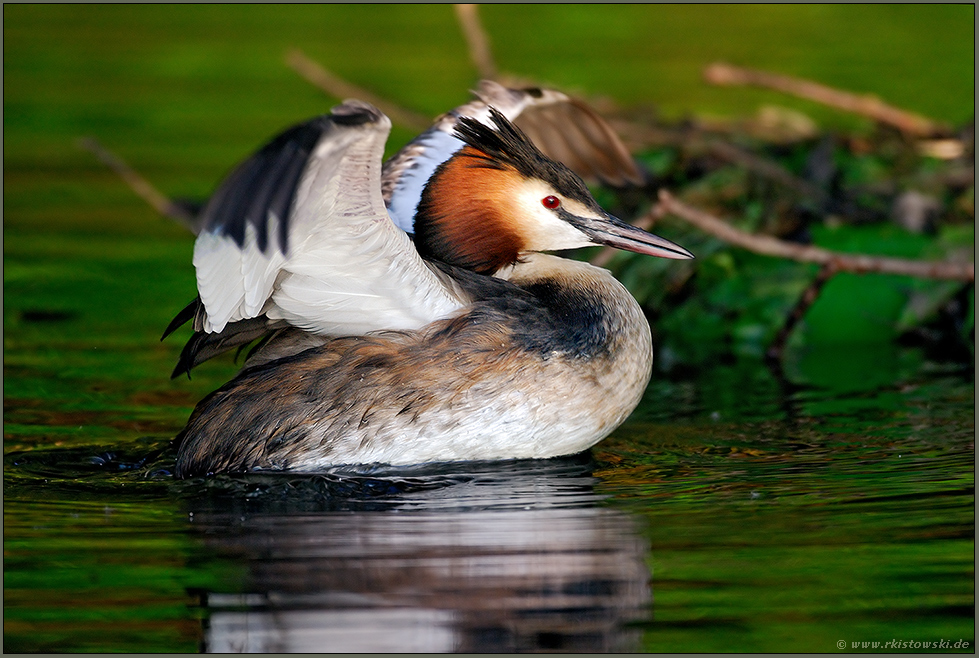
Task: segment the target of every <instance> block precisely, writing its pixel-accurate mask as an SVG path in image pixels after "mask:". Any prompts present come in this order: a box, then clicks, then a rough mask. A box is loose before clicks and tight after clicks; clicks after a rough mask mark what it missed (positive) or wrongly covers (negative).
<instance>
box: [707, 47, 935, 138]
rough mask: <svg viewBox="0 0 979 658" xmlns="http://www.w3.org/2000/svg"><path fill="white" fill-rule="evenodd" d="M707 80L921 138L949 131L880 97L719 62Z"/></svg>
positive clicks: (708, 68)
mask: <svg viewBox="0 0 979 658" xmlns="http://www.w3.org/2000/svg"><path fill="white" fill-rule="evenodd" d="M704 79H705V80H707V82H710V83H711V84H715V85H751V86H755V87H766V88H768V89H775V90H777V91H781V92H784V93H786V94H791V95H793V96H799V97H801V98H808V99H809V100H813V101H816V102H817V103H823V104H824V105H829V106H831V107H835V108H838V109H841V110H846V111H847V112H854V113H856V114H862V115H863V116H867V117H870V118H872V119H874V120H876V121H880V122H881V123H886V124H890V125H892V126H894V127H896V128H898V129H899V130H901V131H902V132H904V133H907V134H909V135H914V136H917V137H928V136H932V135H935V134H940V133H942V132H944V131H945V130H946V128H945V127H944V126H942V125H941V124H939V123H937V122H935V121H932V120H931V119H928V118H926V117H923V116H921V115H919V114H914V113H912V112H908V111H906V110H901V109H898V108H896V107H892V106H890V105H888V104H887V103H885V102H883V101H882V100H880V99H879V98H877V97H876V96H870V95H863V96H860V95H857V94H852V93H850V92H847V91H840V90H838V89H833V88H831V87H827V86H825V85H821V84H819V83H816V82H812V81H810V80H802V79H800V78H792V77H789V76H787V75H778V74H776V73H769V72H767V71H757V70H753V69H745V68H740V67H737V66H732V65H730V64H725V63H722V62H717V63H714V64H711V65H710V66H708V67H707V68H706V69H704Z"/></svg>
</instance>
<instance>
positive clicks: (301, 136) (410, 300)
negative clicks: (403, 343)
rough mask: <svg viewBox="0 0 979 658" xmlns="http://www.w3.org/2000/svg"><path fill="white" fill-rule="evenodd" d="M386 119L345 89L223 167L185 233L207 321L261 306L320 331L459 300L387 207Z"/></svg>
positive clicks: (391, 321)
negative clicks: (224, 174)
mask: <svg viewBox="0 0 979 658" xmlns="http://www.w3.org/2000/svg"><path fill="white" fill-rule="evenodd" d="M390 129H391V123H390V121H389V120H388V118H387V117H386V116H384V115H383V114H382V113H381V112H380V111H379V110H377V109H376V108H374V107H373V106H371V105H369V104H367V103H363V102H360V101H346V102H345V103H343V104H342V105H340V106H338V107H336V108H334V109H333V111H332V113H331V114H329V115H324V116H321V117H317V118H315V119H312V120H310V121H308V122H306V123H304V124H301V125H299V126H295V127H294V128H291V129H289V130H287V131H286V132H284V133H282V134H281V135H279V136H278V137H276V138H275V139H273V140H272V141H271V142H269V143H268V144H267V145H266V146H265V147H264V148H262V149H261V150H260V151H259V152H258V153H256V154H255V155H254V156H252V157H251V158H250V159H248V160H246V161H245V162H244V163H242V164H241V165H239V166H238V168H236V169H235V170H234V171H233V172H232V173H231V175H230V176H229V177H228V178H227V179H226V180H225V181H224V182H223V183H222V184H221V186H220V187H219V188H218V190H217V191H216V192H215V194H214V195H213V196H212V198H211V199H210V200H209V201H208V203H207V205H206V206H205V208H204V210H203V217H202V230H201V233H200V235H199V236H198V238H197V242H196V243H195V245H194V267H195V268H196V271H197V288H198V292H199V294H200V303H201V305H202V306H203V309H204V317H203V318H202V323H201V329H202V330H203V332H204V333H208V334H216V333H220V332H222V331H224V330H225V327H226V326H227V325H228V324H229V323H236V322H241V321H243V320H249V319H251V318H257V317H259V316H265V317H266V318H268V319H269V320H270V321H276V320H280V321H285V322H287V323H288V324H290V325H293V326H295V327H298V328H300V329H303V330H305V331H308V332H312V333H314V334H318V335H324V336H337V335H360V334H364V333H367V332H371V331H377V330H385V329H387V330H410V329H417V328H420V327H422V326H424V325H426V324H428V323H430V322H432V321H433V320H436V319H439V318H443V317H447V316H449V315H451V314H453V313H454V312H455V311H457V310H458V309H459V308H461V307H462V306H464V305H465V304H466V303H467V301H468V300H467V299H465V295H464V293H461V292H460V291H459V290H458V289H456V288H455V287H453V286H452V284H451V283H450V282H449V281H448V280H447V279H445V278H444V277H442V276H440V275H438V274H436V272H435V271H434V270H433V269H432V268H430V267H429V266H428V265H427V264H426V263H425V262H424V261H423V260H422V259H421V257H420V256H419V255H418V252H417V251H416V250H415V248H414V245H413V244H412V243H411V240H410V239H409V237H408V236H407V235H406V234H405V233H404V232H403V231H401V230H399V229H398V228H397V227H396V226H395V225H394V224H393V223H392V221H391V219H390V217H389V216H388V213H387V210H386V209H385V206H384V201H383V199H382V197H381V181H380V177H381V157H382V154H383V149H384V143H385V141H386V140H387V136H388V133H389V132H390Z"/></svg>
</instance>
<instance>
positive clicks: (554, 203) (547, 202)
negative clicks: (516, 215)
mask: <svg viewBox="0 0 979 658" xmlns="http://www.w3.org/2000/svg"><path fill="white" fill-rule="evenodd" d="M540 202H541V203H543V204H544V207H545V208H549V209H551V210H554V209H555V208H557V207H558V206H560V205H561V199H559V198H557V197H556V196H553V195H552V196H546V197H544V198H543V199H541V200H540Z"/></svg>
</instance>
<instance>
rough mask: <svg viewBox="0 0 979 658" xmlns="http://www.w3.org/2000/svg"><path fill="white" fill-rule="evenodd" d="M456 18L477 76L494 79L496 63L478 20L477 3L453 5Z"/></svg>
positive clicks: (487, 38)
mask: <svg viewBox="0 0 979 658" xmlns="http://www.w3.org/2000/svg"><path fill="white" fill-rule="evenodd" d="M455 10H456V18H458V19H459V25H460V27H462V34H463V35H464V36H465V37H466V43H468V44H469V57H471V58H472V61H473V64H475V65H476V70H477V71H479V77H481V78H485V79H488V80H495V79H496V75H497V71H496V63H495V62H494V61H493V53H492V52H491V51H490V45H489V37H487V36H486V31H485V30H484V29H483V25H482V23H481V22H480V20H479V5H460V4H457V5H455Z"/></svg>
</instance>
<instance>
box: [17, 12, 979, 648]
mask: <svg viewBox="0 0 979 658" xmlns="http://www.w3.org/2000/svg"><path fill="white" fill-rule="evenodd" d="M586 9H587V8H586ZM591 11H592V12H595V11H597V10H596V9H594V8H593V9H591ZM731 11H733V10H729V9H726V8H699V9H698V8H692V9H677V10H676V11H675V12H673V13H670V12H665V11H663V10H660V9H655V8H647V9H643V8H638V9H633V8H625V7H622V8H613V9H611V10H609V11H608V13H605V14H601V13H599V14H596V13H588V11H585V10H582V9H577V8H574V9H568V10H566V11H556V12H554V13H547V12H548V10H547V9H546V8H544V7H533V8H526V9H519V8H494V7H486V8H484V18H485V24H486V27H487V29H488V30H489V31H490V34H491V36H492V37H493V44H494V47H495V51H496V53H497V57H498V60H499V62H500V64H501V66H503V67H504V68H507V69H510V70H516V71H519V72H522V73H525V74H527V75H533V76H535V77H537V78H538V79H541V80H545V81H548V82H552V83H557V84H562V85H564V86H570V87H571V88H577V89H586V90H588V91H589V92H592V93H605V94H608V95H609V96H612V97H614V98H616V99H617V100H619V101H621V102H640V101H643V100H645V101H654V102H657V103H662V104H664V111H667V112H682V111H685V110H689V109H695V108H699V107H703V108H705V109H706V110H708V111H712V112H718V113H723V112H725V111H753V108H754V107H755V104H756V103H758V102H767V101H768V100H770V99H771V96H770V95H767V92H756V91H750V90H748V91H745V92H744V93H743V94H741V93H736V94H735V95H734V96H726V98H728V99H734V100H724V101H721V100H720V97H721V94H720V93H718V92H717V90H709V89H707V88H704V87H702V86H701V85H700V83H699V82H697V80H698V78H697V76H698V75H699V67H700V66H702V65H703V64H706V63H708V62H709V61H711V60H712V59H714V58H722V57H723V58H728V59H737V58H738V57H740V59H738V63H742V64H746V65H754V66H758V67H763V68H776V65H777V64H778V63H779V62H788V63H787V64H786V66H788V67H789V68H782V69H780V70H782V71H783V72H790V73H795V74H798V75H808V76H811V77H816V78H819V79H821V80H822V81H824V82H828V83H831V84H837V85H840V86H842V87H845V88H850V89H858V90H866V91H873V92H875V93H878V94H879V95H881V96H883V97H885V98H887V100H889V101H892V102H895V103H896V104H899V105H903V106H906V107H909V108H910V109H913V110H916V111H919V112H923V113H927V114H930V115H932V116H934V117H936V118H939V119H942V120H945V121H950V122H956V121H962V120H964V119H965V118H967V117H968V116H970V115H971V114H972V113H973V112H974V106H973V105H972V103H973V94H974V82H973V81H974V68H973V67H974V64H973V57H972V55H973V39H972V37H973V31H974V30H973V26H974V18H973V14H972V8H971V7H964V6H963V7H961V8H959V7H951V8H946V9H944V10H942V9H941V8H938V9H932V8H928V7H924V6H918V7H910V8H902V7H884V8H881V9H879V10H876V11H879V12H882V13H878V14H875V13H873V12H874V11H875V10H874V9H873V8H871V7H857V8H852V9H850V8H847V7H843V6H825V7H808V8H806V7H803V8H798V9H794V8H791V7H781V8H776V9H774V10H772V11H768V12H766V11H765V10H763V9H759V8H741V9H739V10H738V11H737V12H734V13H725V12H731ZM508 12H510V13H508ZM513 12H517V13H516V14H515V13H513ZM519 12H525V14H519ZM711 12H715V13H714V14H712V13H711ZM716 12H720V14H721V15H720V16H717V15H716ZM847 12H850V13H847ZM521 18H522V19H524V20H519V19H521ZM871 19H872V20H873V22H874V24H875V26H876V29H875V30H873V31H871V32H867V31H866V30H857V27H858V26H859V25H861V24H866V21H868V20H871ZM735 21H740V23H738V24H739V25H740V26H741V29H739V30H729V29H720V28H719V27H718V26H723V25H733V24H734V22H735ZM861 21H863V23H861ZM542 24H544V25H549V26H550V29H549V30H548V31H547V32H546V34H542V33H541V32H540V30H532V29H531V28H532V26H534V25H538V26H539V25H542ZM704 25H708V26H710V25H713V26H714V28H713V29H712V30H704V29H703V27H704ZM963 25H964V28H963ZM511 26H516V27H513V28H512V29H511ZM853 31H859V32H860V33H861V34H868V33H870V34H872V37H867V38H868V39H871V40H870V41H866V40H861V39H862V37H861V39H856V38H850V37H851V36H852V32H853ZM430 34H438V35H439V38H438V39H431V38H428V37H426V35H430ZM652 34H655V35H656V38H655V39H653V38H652V37H651V36H650V35H652ZM765 35H767V37H768V38H770V39H771V40H773V41H772V43H770V44H769V47H768V48H767V49H765V48H762V46H760V45H759V44H761V43H762V42H763V41H764V39H762V38H761V37H762V36H765ZM848 35H849V36H848ZM963 35H964V36H963ZM817 36H818V37H819V39H817V38H816V37H817ZM810 37H811V38H810ZM823 37H826V38H825V39H823ZM817 42H818V43H825V44H827V45H825V46H820V47H817V46H815V45H812V44H816V43H817ZM963 43H964V45H962V44H963ZM365 44H376V48H374V49H373V50H372V52H371V57H365V56H363V48H364V47H365ZM596 44H597V45H596ZM650 44H653V45H650ZM806 44H809V46H806ZM895 44H898V45H899V46H900V47H896V46H895ZM598 45H600V46H601V47H602V49H601V52H602V53H603V54H604V55H605V56H607V60H606V63H605V64H604V65H603V63H602V61H603V60H602V59H601V58H600V57H597V56H596V55H595V52H596V48H597V46H598ZM295 46H298V47H301V48H303V49H304V50H305V51H306V52H307V53H309V54H310V55H312V56H315V57H316V58H318V59H320V60H321V61H323V62H324V63H327V64H328V65H330V66H332V67H334V68H335V70H337V71H338V72H339V73H341V74H342V75H344V76H346V77H348V78H350V79H352V80H355V81H357V82H359V83H360V84H363V85H364V86H368V87H371V88H372V89H374V90H375V91H378V92H379V93H381V94H383V95H386V96H388V97H392V98H395V99H397V100H399V101H400V102H403V103H404V104H406V105H409V106H411V107H413V108H416V109H420V110H421V111H425V112H428V113H430V114H432V115H433V116H434V115H435V114H437V113H438V112H441V111H444V110H445V109H446V108H448V107H452V106H453V105H454V104H456V103H458V102H460V101H462V100H463V99H464V98H465V90H466V89H467V88H468V87H469V86H471V85H472V82H473V80H474V77H473V76H474V74H473V72H472V70H471V65H470V64H469V63H468V59H467V58H466V55H465V44H464V42H463V40H462V38H461V36H459V32H458V30H457V28H456V26H455V22H454V17H453V16H452V13H451V10H450V8H448V7H420V8H410V9H408V8H395V9H392V10H390V11H380V10H379V9H376V8H375V9H370V8H356V7H351V8H330V7H322V8H312V9H309V10H305V9H303V8H298V7H294V8H286V9H283V10H276V9H273V8H256V7H245V8H237V9H235V8H231V9H223V8H218V7H188V8H185V9H184V8H174V7H121V8H110V7H87V8H86V7H74V6H67V5H66V6H47V7H41V6H35V7H30V6H14V5H7V6H5V7H4V73H5V76H4V142H5V143H4V506H3V507H4V509H3V512H4V650H5V651H7V652H76V651H78V652H81V651H86V652H88V651H93V652H116V651H120V652H122V651H126V652H193V651H200V650H207V651H244V650H248V651H268V652H271V651H340V652H342V651H473V652H476V651H649V652H668V651H669V652H673V651H676V652H701V651H703V652H706V651H718V652H721V651H725V652H727V651H730V652H735V651H738V652H742V651H758V652H834V651H839V652H843V651H847V652H850V651H868V652H882V651H888V652H889V651H909V652H921V651H941V652H945V651H957V650H958V651H966V652H973V651H974V649H975V613H974V606H975V580H974V578H975V576H974V565H975V558H974V550H975V541H974V538H975V494H974V483H975V477H974V473H975V456H974V455H975V385H974V369H973V368H971V367H970V366H964V365H962V364H956V363H943V362H936V361H932V360H930V359H929V358H927V357H926V355H925V354H924V353H922V352H921V351H919V350H915V349H910V348H898V347H895V346H893V345H891V344H890V343H884V344H876V343H874V344H860V345H850V344H846V343H841V344H827V345H821V346H812V347H803V348H798V349H794V350H790V351H789V353H788V354H787V355H786V359H785V361H784V363H783V364H782V365H781V366H780V367H778V368H772V367H770V366H769V365H766V364H765V363H764V362H763V361H761V360H751V359H741V360H738V359H734V358H732V357H730V356H723V357H718V359H717V362H716V363H715V364H714V365H713V367H710V368H705V369H701V370H698V371H695V372H683V371H681V370H680V369H674V370H670V371H669V372H666V370H667V369H666V368H665V367H660V366H659V365H658V366H657V369H656V372H654V375H653V380H652V382H651V384H650V387H649V389H648V390H647V393H646V396H645V398H644V400H643V402H642V403H641V404H640V406H639V408H638V409H637V410H636V412H635V413H634V414H633V416H632V417H631V418H630V419H629V421H627V422H626V423H625V424H624V425H623V426H622V427H621V428H619V429H618V430H617V431H616V432H614V433H613V434H612V436H610V437H609V438H607V439H606V440H605V441H603V442H602V443H600V444H599V445H598V446H596V447H595V448H593V449H592V450H591V451H590V452H589V453H588V454H585V455H580V456H575V457H570V458H565V459H557V460H548V461H530V462H509V463H506V462H504V463H481V464H466V465H461V466H455V467H429V468H417V469H399V470H396V471H384V470H374V471H370V472H338V473H325V474H321V475H317V476H263V477H222V478H214V479H211V480H191V481H186V482H180V481H176V480H174V479H173V477H172V474H171V473H172V468H173V457H174V455H173V452H172V450H171V448H170V445H169V442H170V440H171V439H172V437H173V436H174V435H175V434H176V433H177V432H178V431H179V430H180V429H181V427H182V426H183V423H184V422H185V421H186V419H187V416H188V415H189V413H190V410H191V409H192V408H193V406H194V404H196V402H197V401H198V400H200V398H201V397H203V396H204V395H206V394H207V393H208V392H210V391H212V390H214V389H215V388H217V387H218V386H220V385H221V384H222V383H224V382H225V381H227V380H228V379H229V378H230V377H231V376H232V375H233V373H234V372H235V371H236V366H235V364H234V363H233V362H232V361H231V360H229V359H226V360H216V362H213V363H211V362H209V363H208V364H206V365H205V366H204V367H202V368H200V369H198V370H195V372H194V377H193V379H192V380H187V379H180V380H176V381H170V380H169V379H168V375H169V373H170V371H171V370H172V368H173V365H174V363H175V361H176V357H177V354H178V353H179V350H180V347H181V345H180V342H181V338H182V337H183V336H175V337H173V338H171V339H169V340H168V341H165V342H162V343H161V342H160V340H159V337H160V334H161V333H162V330H163V328H164V327H165V326H166V325H167V323H168V322H169V321H170V319H171V318H172V317H173V315H174V314H175V313H176V312H177V311H178V310H179V309H180V308H182V307H183V306H184V304H186V302H187V301H189V300H190V298H191V297H192V296H193V291H194V278H193V270H192V268H191V265H190V257H191V251H192V244H193V238H192V236H190V235H189V234H188V233H186V232H185V231H184V230H183V229H182V228H180V227H179V226H176V225H174V224H172V223H171V222H169V221H167V220H163V219H159V218H158V217H156V216H155V215H154V214H153V212H152V211H150V210H149V209H147V208H146V207H145V206H144V205H143V204H142V202H140V201H139V200H137V199H134V198H133V196H132V194H131V192H130V191H129V190H128V189H126V188H125V187H124V186H123V185H122V184H121V183H120V182H119V181H118V180H117V179H116V178H115V177H114V176H112V175H111V174H109V173H107V172H106V171H105V170H104V168H103V167H102V166H101V165H99V164H98V163H96V162H94V161H93V159H92V158H91V156H89V155H88V154H87V153H84V152H83V151H80V150H78V149H77V148H76V147H75V146H74V140H75V139H76V138H77V137H80V136H83V135H91V134H94V135H96V136H97V137H98V138H99V139H101V140H102V141H103V142H104V143H106V144H107V145H109V146H110V147H112V148H113V149H115V150H117V151H119V152H121V153H122V154H123V155H124V156H125V157H126V158H127V159H129V160H130V161H131V162H132V163H133V164H134V165H136V166H137V168H138V169H139V170H140V171H141V172H142V173H144V174H145V175H147V176H148V177H149V178H150V179H151V180H153V182H154V183H156V184H157V185H158V186H160V187H161V189H163V190H164V191H166V192H167V193H168V194H171V195H174V196H192V197H203V196H206V194H207V193H208V191H209V190H210V189H211V187H212V186H213V185H214V183H215V182H216V181H217V180H218V179H219V178H220V177H221V176H222V175H224V173H226V172H227V171H228V169H229V168H230V167H231V165H232V164H233V163H235V162H236V161H237V160H238V159H240V158H241V157H243V156H244V155H245V154H247V153H248V152H249V151H250V150H251V149H253V148H254V147H256V146H257V145H258V144H259V143H260V142H261V141H262V140H263V139H265V138H266V137H267V136H269V135H271V134H273V133H274V132H275V131H277V130H279V129H281V128H283V127H285V126H287V125H290V124H291V123H294V122H295V121H297V120H301V119H303V118H306V117H308V116H311V115H313V114H317V113H320V112H323V111H324V110H326V109H327V108H328V107H329V106H330V105H332V104H333V102H335V100H336V99H327V98H325V97H324V96H322V94H321V93H320V92H318V91H317V90H315V89H312V88H311V87H309V86H308V85H307V84H306V83H304V82H303V81H302V80H300V79H299V78H298V77H297V76H295V74H293V73H292V72H291V71H290V70H288V68H287V67H285V65H284V64H282V55H283V54H284V52H285V50H286V49H287V48H288V47H295ZM810 46H811V47H810ZM885 46H886V47H885ZM963 53H965V56H967V62H966V63H963V61H964V60H965V59H966V57H965V56H963ZM586 55H587V57H586ZM855 62H859V63H860V65H859V66H857V65H855ZM436 66H438V67H439V71H440V73H439V75H438V76H433V75H432V73H431V72H432V70H433V69H434V67H436ZM540 67H545V68H543V69H541V68H540ZM882 71H883V73H881V72H882ZM963 71H964V72H965V73H967V75H962V73H963ZM691 77H692V78H691ZM436 78H437V80H436ZM964 78H965V79H967V84H965V83H962V82H961V80H962V79H964ZM691 79H692V81H691ZM637 81H640V82H637ZM963 90H964V91H963ZM729 93H733V92H725V94H729ZM726 103H730V104H729V105H726ZM788 104H789V105H792V103H791V102H789V103H788ZM792 106H794V107H799V106H800V105H798V104H797V105H792ZM801 106H802V107H804V109H805V110H806V111H812V112H813V114H814V116H817V117H818V118H824V117H828V116H829V113H823V114H820V110H816V109H814V108H813V107H812V106H808V105H804V104H803V105H801ZM827 120H829V119H827ZM833 120H836V119H833ZM839 120H840V121H842V122H843V123H844V124H845V125H849V124H846V122H847V121H851V120H850V119H839ZM409 136H410V133H409V132H408V131H405V130H403V129H396V131H395V134H394V137H393V141H397V140H401V141H403V140H405V139H407V138H408V137H409ZM664 361H665V359H664ZM874 643H876V645H875V644H874ZM926 643H927V644H926Z"/></svg>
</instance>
